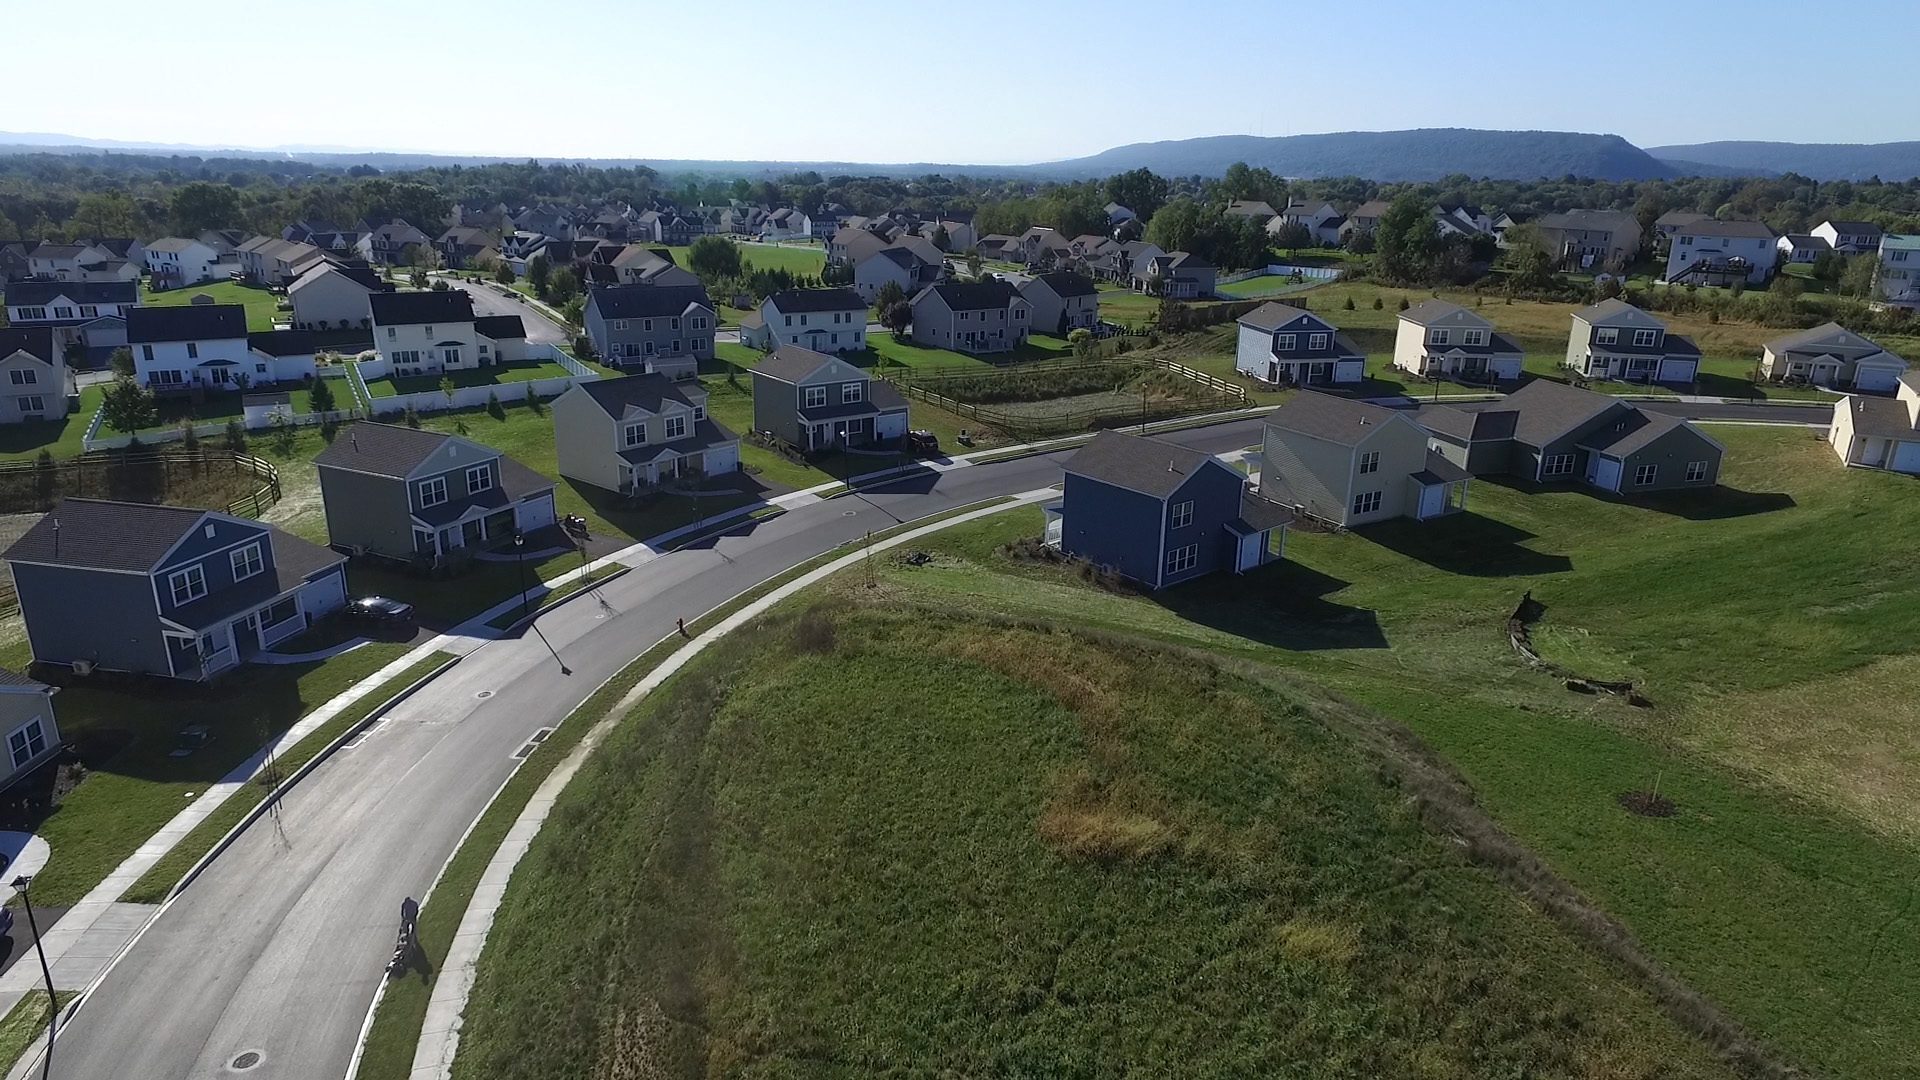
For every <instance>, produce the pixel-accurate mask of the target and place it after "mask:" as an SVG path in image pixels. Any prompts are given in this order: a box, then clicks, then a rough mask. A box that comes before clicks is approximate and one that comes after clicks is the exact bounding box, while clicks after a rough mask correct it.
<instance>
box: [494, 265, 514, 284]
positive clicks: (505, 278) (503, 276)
mask: <svg viewBox="0 0 1920 1080" xmlns="http://www.w3.org/2000/svg"><path fill="white" fill-rule="evenodd" d="M493 280H495V281H497V282H499V283H500V284H502V285H511V284H513V280H514V278H513V267H511V266H508V265H507V264H506V263H505V262H502V263H501V264H500V265H499V266H496V267H494V268H493Z"/></svg>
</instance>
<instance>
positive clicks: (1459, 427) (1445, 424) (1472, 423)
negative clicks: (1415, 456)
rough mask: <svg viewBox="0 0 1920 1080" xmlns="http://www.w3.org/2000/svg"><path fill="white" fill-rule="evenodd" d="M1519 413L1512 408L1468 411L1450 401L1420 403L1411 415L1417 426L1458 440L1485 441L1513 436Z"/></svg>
mask: <svg viewBox="0 0 1920 1080" xmlns="http://www.w3.org/2000/svg"><path fill="white" fill-rule="evenodd" d="M1519 418H1520V414H1519V413H1517V412H1514V411H1513V410H1512V409H1480V410H1474V411H1469V410H1467V409H1456V408H1454V407H1453V406H1451V405H1422V406H1421V407H1420V411H1419V412H1418V413H1416V414H1415V415H1414V420H1416V421H1417V422H1418V423H1419V424H1420V426H1421V427H1423V428H1426V429H1427V430H1428V431H1431V432H1434V433H1435V434H1438V435H1447V436H1451V437H1452V438H1455V439H1458V440H1460V441H1461V442H1489V441H1498V440H1500V439H1511V438H1513V428H1514V424H1515V422H1516V421H1518V420H1519Z"/></svg>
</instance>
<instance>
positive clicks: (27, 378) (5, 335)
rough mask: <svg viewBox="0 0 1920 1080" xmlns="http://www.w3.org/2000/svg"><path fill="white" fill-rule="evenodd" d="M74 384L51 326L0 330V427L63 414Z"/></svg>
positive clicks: (74, 395)
mask: <svg viewBox="0 0 1920 1080" xmlns="http://www.w3.org/2000/svg"><path fill="white" fill-rule="evenodd" d="M74 382H75V380H74V375H73V369H72V368H71V367H68V366H67V363H66V360H65V359H64V358H62V357H61V355H60V352H59V349H58V347H57V346H56V345H55V342H54V337H53V329H52V328H51V327H46V326H28V327H0V424H11V423H15V422H16V421H20V420H52V419H55V418H58V417H62V416H65V415H67V409H68V405H69V399H70V398H74V397H76V396H77V394H78V390H77V388H76V387H75V385H74Z"/></svg>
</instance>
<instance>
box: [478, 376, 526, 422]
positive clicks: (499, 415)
mask: <svg viewBox="0 0 1920 1080" xmlns="http://www.w3.org/2000/svg"><path fill="white" fill-rule="evenodd" d="M527 389H528V390H532V389H533V384H532V383H528V384H527ZM487 415H488V416H491V417H493V418H494V419H495V420H505V419H506V418H507V407H506V406H505V405H502V404H500V395H499V394H497V393H495V392H493V391H492V390H489V391H487Z"/></svg>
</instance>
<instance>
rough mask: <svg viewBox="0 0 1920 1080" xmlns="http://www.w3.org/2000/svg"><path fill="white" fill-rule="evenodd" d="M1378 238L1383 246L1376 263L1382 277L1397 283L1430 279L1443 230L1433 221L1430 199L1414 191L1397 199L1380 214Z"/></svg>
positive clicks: (1376, 257)
mask: <svg viewBox="0 0 1920 1080" xmlns="http://www.w3.org/2000/svg"><path fill="white" fill-rule="evenodd" d="M1374 239H1375V241H1376V243H1377V244H1378V245H1379V250H1378V252H1377V253H1376V254H1375V255H1374V259H1373V265H1374V270H1375V271H1376V272H1377V273H1378V274H1379V275H1380V277H1381V278H1382V279H1384V280H1386V281H1388V282H1392V283H1395V284H1408V283H1420V282H1425V281H1427V280H1429V279H1430V276H1431V274H1432V272H1433V260H1434V253H1435V251H1436V250H1437V249H1438V248H1439V246H1440V230H1439V228H1438V227H1437V226H1435V225H1434V223H1433V215H1432V214H1431V213H1430V212H1429V211H1428V209H1427V203H1426V200H1424V199H1422V198H1420V197H1419V196H1418V195H1414V194H1412V193H1408V194H1405V195H1402V196H1400V197H1399V198H1397V199H1395V200H1393V202H1392V203H1391V204H1389V205H1388V207H1387V211H1386V213H1384V214H1381V215H1380V226H1379V228H1378V230H1376V235H1375V238H1374Z"/></svg>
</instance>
